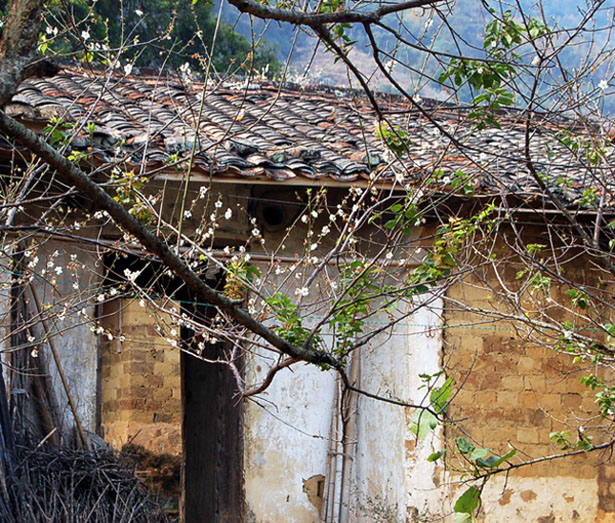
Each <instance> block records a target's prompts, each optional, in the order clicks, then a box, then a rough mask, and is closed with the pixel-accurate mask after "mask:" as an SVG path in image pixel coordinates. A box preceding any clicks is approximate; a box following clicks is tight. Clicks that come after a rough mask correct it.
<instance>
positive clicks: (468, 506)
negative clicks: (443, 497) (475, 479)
mask: <svg viewBox="0 0 615 523" xmlns="http://www.w3.org/2000/svg"><path fill="white" fill-rule="evenodd" d="M479 499H480V490H478V489H477V488H476V487H470V488H469V489H468V490H466V491H465V492H464V493H463V494H462V495H461V497H460V498H459V499H458V500H457V502H456V503H455V506H454V507H453V509H454V510H455V512H462V513H464V514H472V512H474V511H475V510H476V509H477V507H478V501H479Z"/></svg>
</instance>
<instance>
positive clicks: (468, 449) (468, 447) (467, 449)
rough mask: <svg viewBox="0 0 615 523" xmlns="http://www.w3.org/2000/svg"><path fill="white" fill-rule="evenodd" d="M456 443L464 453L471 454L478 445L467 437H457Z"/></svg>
mask: <svg viewBox="0 0 615 523" xmlns="http://www.w3.org/2000/svg"><path fill="white" fill-rule="evenodd" d="M455 443H456V444H457V449H458V450H459V452H461V453H462V454H471V453H472V452H473V451H474V450H475V449H476V447H475V446H474V445H472V443H470V442H469V441H468V440H467V439H465V438H457V439H455Z"/></svg>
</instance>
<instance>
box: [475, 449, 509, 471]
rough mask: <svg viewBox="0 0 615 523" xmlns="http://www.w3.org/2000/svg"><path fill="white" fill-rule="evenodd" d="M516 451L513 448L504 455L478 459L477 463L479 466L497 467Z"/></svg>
mask: <svg viewBox="0 0 615 523" xmlns="http://www.w3.org/2000/svg"><path fill="white" fill-rule="evenodd" d="M516 453H517V451H516V450H515V449H513V450H511V451H509V452H508V453H506V454H505V455H504V456H489V457H488V458H487V459H477V460H476V464H477V465H478V466H479V467H485V468H497V467H499V466H500V465H501V464H502V463H504V462H505V461H506V460H508V459H510V458H512V457H513V456H514V455H515V454H516Z"/></svg>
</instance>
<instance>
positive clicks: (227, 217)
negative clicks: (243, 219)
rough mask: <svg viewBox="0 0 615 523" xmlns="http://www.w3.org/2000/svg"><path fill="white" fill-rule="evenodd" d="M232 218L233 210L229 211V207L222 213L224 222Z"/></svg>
mask: <svg viewBox="0 0 615 523" xmlns="http://www.w3.org/2000/svg"><path fill="white" fill-rule="evenodd" d="M232 217H233V209H231V208H230V207H229V208H228V209H227V210H226V212H225V213H224V218H225V219H226V220H230V219H231V218H232Z"/></svg>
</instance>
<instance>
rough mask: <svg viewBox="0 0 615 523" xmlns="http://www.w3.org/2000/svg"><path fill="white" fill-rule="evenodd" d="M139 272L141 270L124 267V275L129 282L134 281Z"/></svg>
mask: <svg viewBox="0 0 615 523" xmlns="http://www.w3.org/2000/svg"><path fill="white" fill-rule="evenodd" d="M139 274H141V271H131V270H130V269H124V276H125V277H126V279H127V280H128V281H129V282H131V283H134V282H135V280H136V279H137V277H138V276H139Z"/></svg>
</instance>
